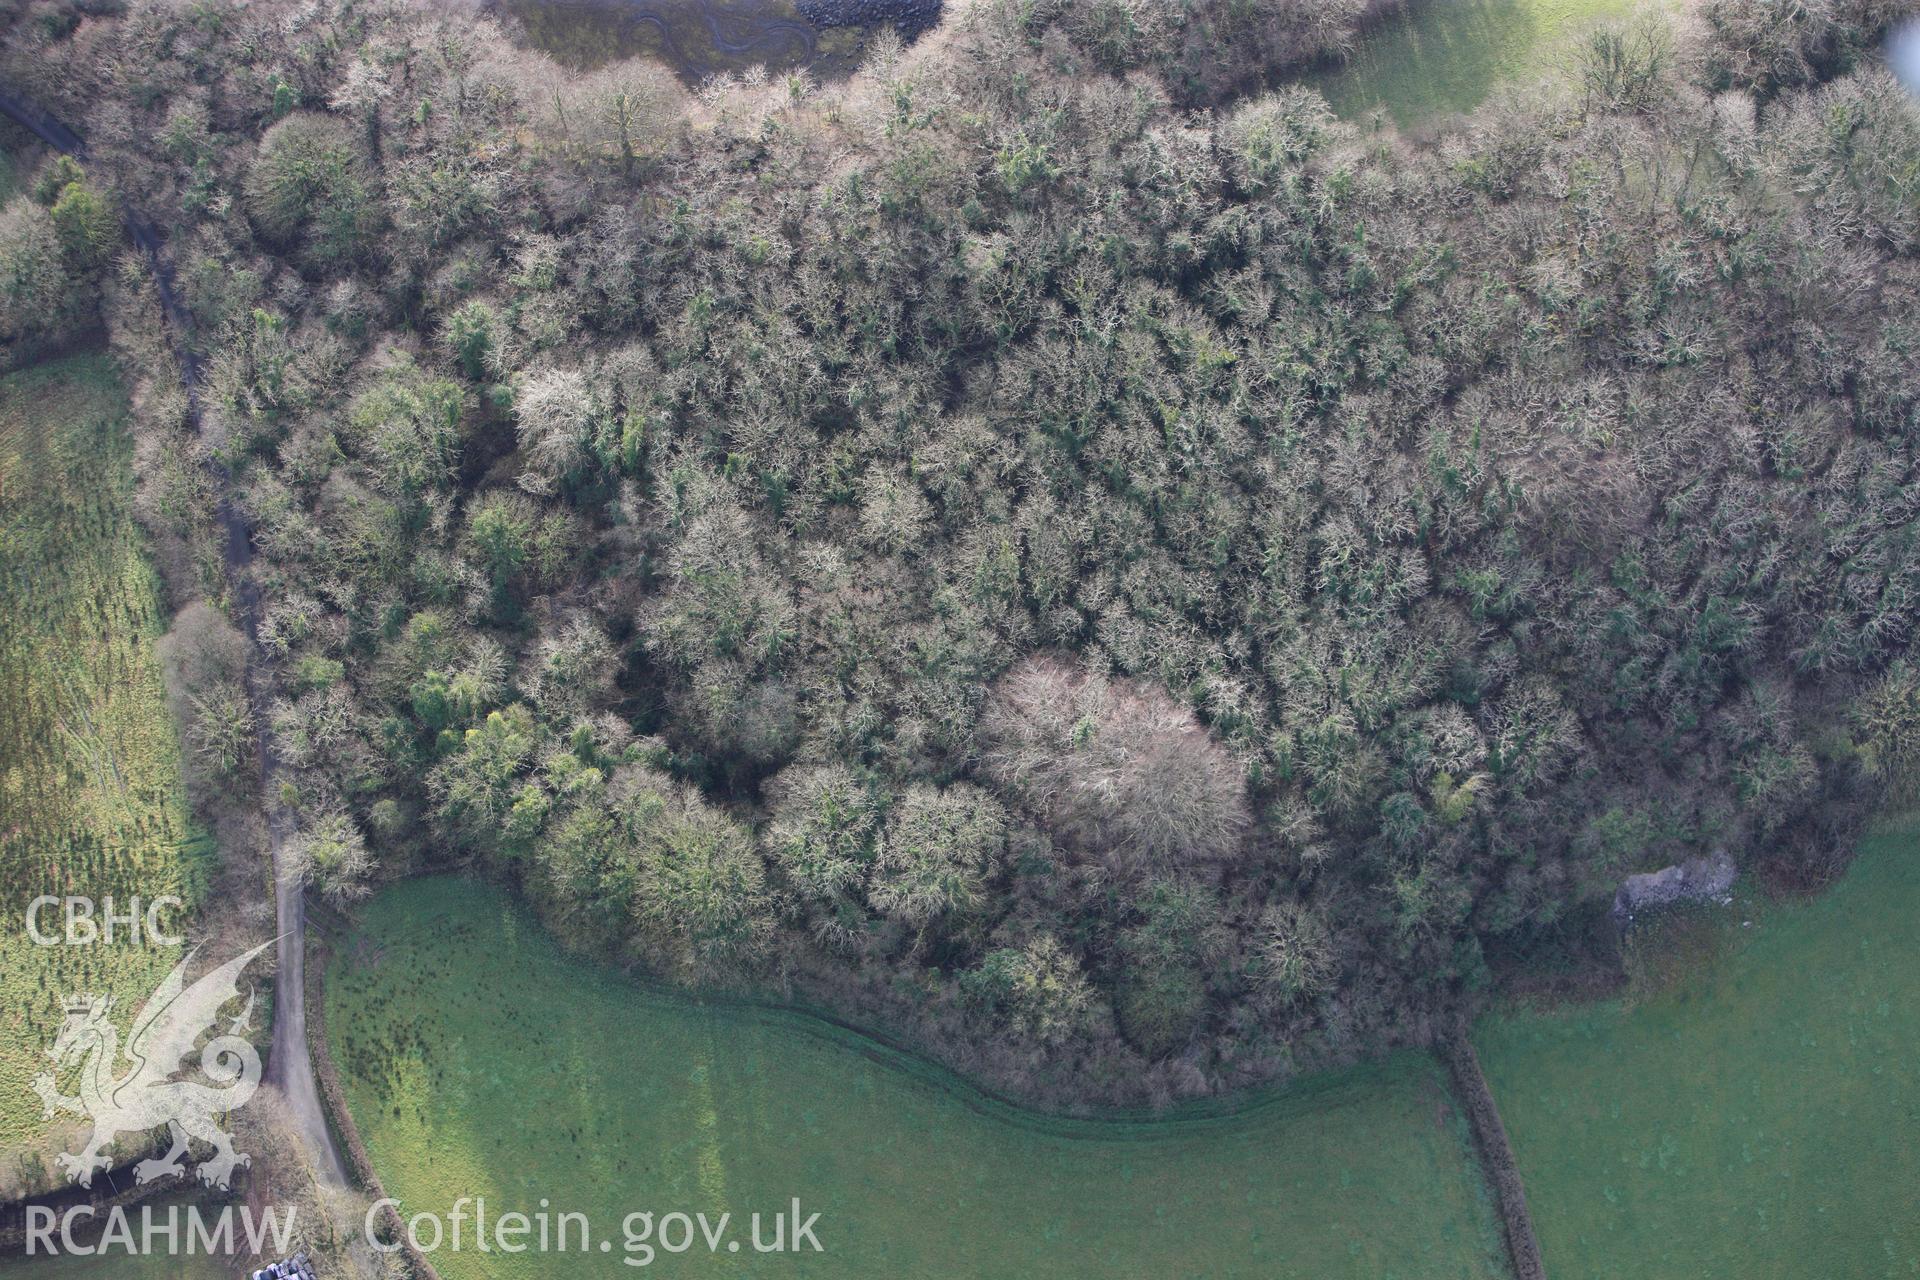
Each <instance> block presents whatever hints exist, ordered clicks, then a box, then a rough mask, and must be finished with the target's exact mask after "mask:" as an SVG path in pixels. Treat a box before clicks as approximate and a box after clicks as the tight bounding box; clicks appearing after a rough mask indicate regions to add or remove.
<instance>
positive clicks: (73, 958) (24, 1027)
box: [0, 355, 212, 1198]
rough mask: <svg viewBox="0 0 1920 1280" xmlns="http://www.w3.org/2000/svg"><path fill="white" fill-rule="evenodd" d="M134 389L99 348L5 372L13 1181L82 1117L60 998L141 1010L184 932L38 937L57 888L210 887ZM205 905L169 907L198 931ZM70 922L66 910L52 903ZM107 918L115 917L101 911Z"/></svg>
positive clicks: (2, 647) (150, 891)
mask: <svg viewBox="0 0 1920 1280" xmlns="http://www.w3.org/2000/svg"><path fill="white" fill-rule="evenodd" d="M131 460H132V449H131V447H130V441H129V438H128V430H127V402H126V390H125V388H124V387H123V386H122V385H121V383H120V381H119V378H118V377H117V376H116V374H115V373H114V370H113V367H112V365H111V364H110V363H109V362H108V361H107V360H106V359H104V358H103V357H101V356H99V355H89V356H77V357H69V358H66V359H62V360H56V361H50V362H48V363H46V364H43V365H41V366H39V367H36V368H34V369H30V370H26V371H23V372H20V373H15V374H12V375H10V376H8V377H6V378H4V379H0V548H4V562H3V563H0V598H4V600H5V602H6V603H5V607H4V608H0V723H4V726H5V732H4V733H0V911H4V912H5V915H6V919H7V922H8V924H7V927H6V929H4V930H0V1197H7V1198H11V1197H13V1196H16V1195H19V1194H21V1193H23V1192H26V1191H37V1190H41V1189H44V1188H46V1187H48V1186H52V1185H54V1184H55V1183H56V1182H58V1181H59V1179H60V1178H61V1176H62V1175H61V1174H60V1173H59V1172H58V1171H57V1170H56V1169H55V1167H54V1165H53V1161H52V1155H53V1153H54V1152H55V1151H58V1150H61V1149H62V1147H63V1145H64V1144H65V1142H66V1139H67V1137H68V1131H69V1130H70V1129H71V1128H72V1127H73V1125H74V1122H73V1121H72V1120H71V1119H70V1118H67V1117H62V1118H59V1119H49V1118H48V1117H46V1116H44V1115H43V1114H42V1107H41V1103H40V1099H39V1098H38V1097H37V1096H35V1094H34V1093H33V1090H32V1088H31V1084H32V1081H33V1078H34V1077H35V1076H36V1075H38V1074H39V1073H40V1072H41V1071H43V1070H45V1069H46V1067H47V1061H46V1058H45V1056H44V1051H45V1049H46V1047H47V1046H48V1045H50V1044H51V1043H52V1042H53V1039H54V1037H55V1036H56V1035H57V1034H58V1033H59V1029H60V1023H61V1020H62V1018H63V1017H64V1016H65V1015H64V1010H63V1009H62V1007H61V1003H60V1002H61V1000H62V999H63V998H64V997H65V996H67V995H69V994H72V993H77V992H82V991H89V992H98V993H100V994H103V995H110V996H112V997H113V998H114V999H115V1000H116V1001H118V1002H120V1003H121V1005H122V1006H125V1005H128V1004H130V1005H131V1006H132V1007H131V1008H129V1009H127V1013H128V1014H129V1015H131V1014H132V1013H133V1012H134V1011H135V1010H137V1009H138V1007H139V1002H140V1000H141V999H142V998H143V997H144V996H145V995H146V994H147V993H148V992H149V991H151V990H152V989H153V987H154V986H155V984H157V983H158V982H159V980H160V978H161V977H162V975H164V974H165V973H166V972H167V970H168V969H169V968H171V967H172V966H173V964H174V963H175V962H176V961H178V959H179V950H178V949H177V948H175V947H164V946H157V945H154V946H139V945H134V944H133V943H131V942H130V941H129V940H127V939H126V938H125V936H124V935H125V934H126V932H127V930H128V929H129V928H130V926H128V925H126V924H124V923H123V924H121V925H120V926H119V928H120V931H121V935H122V937H121V939H120V942H119V943H118V945H115V946H112V947H107V946H95V947H84V946H71V947H70V946H47V947H43V946H36V945H35V944H34V942H33V940H32V939H31V938H30V937H29V936H28V934H27V932H26V927H25V926H26V917H27V908H28V904H29V903H30V902H32V901H33V899H35V898H36V897H39V896H41V895H43V894H52V895H58V896H65V895H69V894H72V895H83V896H87V897H92V898H95V899H97V900H99V901H100V902H102V903H105V902H107V901H109V900H110V901H111V902H112V903H113V906H114V909H115V910H116V911H117V913H118V914H120V915H121V916H123V917H124V916H125V915H126V914H127V913H128V912H129V911H130V909H131V908H132V903H133V900H134V899H135V898H138V899H140V900H141V902H142V903H143V904H144V903H150V902H152V901H153V899H155V898H157V897H160V896H162V895H168V894H171V895H175V896H177V897H179V898H181V899H183V900H184V902H185V903H186V904H188V905H189V907H190V906H191V904H193V903H195V902H196V901H197V900H198V899H199V898H201V897H202V896H203V895H204V893H205V892H206V889H207V886H208V883H209V880H210V878H211V871H212V850H211V841H210V840H209V839H208V838H207V836H206V834H205V833H204V832H203V831H202V830H201V829H200V828H199V826H198V825H197V824H196V823H195V822H194V820H193V817H192V815H191V813H190V812H189V810H188V805H187V797H186V794H185V789H184V787H183V786H182V782H181V762H180V756H179V751H178V748H177V746H176V745H175V741H174V733H173V726H172V724H171V723H170V722H169V720H168V717H167V711H166V704H165V694H164V690H163V688H162V672H161V669H160V664H159V663H158V662H156V660H155V656H154V642H155V639H156V637H157V636H158V634H159V631H160V628H161V626H162V613H161V597H160V591H159V584H158V583H157V582H156V581H155V577H154V573H153V570H152V568H151V567H150V566H149V565H148V564H147V563H146V561H145V560H144V559H143V558H142V557H141V556H140V554H139V550H138V540H137V531H136V529H135V527H134V524H133V517H132V512H131V510H130V507H131V501H130V499H131V496H132V488H133V481H132V467H131V465H130V464H131ZM189 918H190V916H189V911H188V910H186V909H173V910H167V911H164V912H162V913H161V914H160V915H159V916H157V917H156V918H155V919H156V923H159V924H161V925H162V927H163V929H165V930H167V931H169V932H172V931H184V927H185V925H186V924H187V922H188V920H189ZM36 923H37V925H38V927H39V929H40V930H41V932H42V934H43V936H46V935H52V936H56V937H57V936H60V935H61V934H62V933H63V931H64V929H65V924H64V921H63V918H62V915H61V909H60V908H59V907H55V908H52V909H43V910H42V912H41V913H40V914H39V915H38V916H37V918H36ZM92 923H93V925H94V926H95V927H97V926H98V925H99V923H100V921H98V920H96V921H93V922H92Z"/></svg>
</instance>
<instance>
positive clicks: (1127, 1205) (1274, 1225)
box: [326, 879, 1500, 1280]
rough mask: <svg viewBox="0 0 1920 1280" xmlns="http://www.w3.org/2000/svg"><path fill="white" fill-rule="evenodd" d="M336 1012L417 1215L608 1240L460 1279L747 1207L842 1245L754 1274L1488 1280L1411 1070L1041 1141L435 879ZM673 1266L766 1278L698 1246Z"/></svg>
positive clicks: (796, 1022)
mask: <svg viewBox="0 0 1920 1280" xmlns="http://www.w3.org/2000/svg"><path fill="white" fill-rule="evenodd" d="M326 1016H327V1019H328V1028H329V1033H330V1035H331V1037H332V1040H333V1045H334V1053H335V1056H336V1059H337V1061H338V1063H339V1065H340V1068H341V1071H342V1074H343V1076H344V1078H345V1081H346V1085H347V1091H348V1094H349V1099H350V1103H351V1106H352V1110H353V1113H354V1116H355V1118H356V1120H357V1122H358V1124H359V1126H360V1128H361V1132H362V1136H363V1137H364V1138H365V1140H366V1142H367V1146H368V1148H369V1150H370V1151H371V1153H372V1156H373V1160H374V1163H375V1165H376V1166H377V1167H378V1169H379V1171H380V1173H381V1176H382V1177H383V1179H384V1180H385V1182H386V1185H387V1190H388V1192H389V1193H390V1194H392V1195H396V1196H398V1197H400V1198H401V1199H402V1200H403V1202H404V1203H405V1206H406V1209H407V1211H408V1212H409V1213H412V1212H418V1211H421V1210H424V1209H434V1210H436V1211H441V1212H444V1211H445V1210H446V1209H447V1208H448V1207H449V1206H450V1205H451V1204H452V1202H453V1201H454V1200H455V1199H456V1198H457V1197H459V1196H463V1195H470V1196H481V1195H484V1196H485V1197H486V1198H487V1202H488V1204H489V1206H491V1210H490V1211H492V1212H504V1211H506V1210H507V1209H508V1208H524V1209H527V1210H531V1209H533V1208H534V1207H535V1206H536V1205H537V1203H538V1202H539V1200H540V1199H541V1198H542V1197H547V1198H548V1199H550V1200H551V1201H552V1202H553V1204H554V1206H555V1207H556V1208H558V1207H562V1206H564V1207H566V1208H569V1209H574V1210H579V1211H581V1212H585V1213H587V1214H589V1215H590V1218H591V1220H592V1221H593V1222H594V1223H595V1224H596V1225H597V1226H598V1227H599V1228H600V1229H602V1230H607V1229H612V1230H614V1231H615V1232H616V1235H615V1248H614V1251H613V1253H612V1254H611V1260H608V1261H604V1262H603V1261H602V1259H601V1258H600V1257H595V1258H593V1259H592V1260H591V1261H589V1260H587V1259H583V1258H580V1257H578V1256H574V1257H566V1256H551V1255H550V1256H547V1257H545V1258H541V1257H537V1256H533V1255H526V1256H522V1257H519V1258H503V1257H500V1256H497V1255H495V1256H490V1257H482V1256H480V1255H478V1254H476V1253H472V1252H464V1253H461V1254H452V1253H449V1252H444V1251H443V1252H441V1253H439V1254H436V1255H435V1256H434V1263H435V1265H436V1266H437V1267H438V1268H439V1269H440V1271H441V1273H442V1274H443V1275H444V1276H446V1277H448V1280H465V1278H468V1277H521V1276H526V1277H534V1276H554V1277H561V1276H564V1277H569V1278H571V1277H575V1276H581V1275H587V1274H606V1275H615V1274H621V1273H622V1271H623V1268H622V1267H621V1266H620V1264H619V1258H620V1256H621V1250H620V1244H619V1241H618V1235H617V1228H618V1224H619V1222H620V1220H621V1218H622V1217H623V1216H624V1215H625V1214H626V1213H628V1212H630V1211H633V1210H636V1209H650V1210H653V1211H655V1212H656V1213H665V1212H670V1211H673V1210H682V1211H685V1212H688V1213H693V1212H706V1213H707V1214H709V1215H710V1216H711V1215H717V1214H718V1213H720V1212H731V1213H732V1214H733V1215H734V1220H735V1222H736V1223H738V1224H739V1228H740V1230H741V1232H742V1233H743V1234H744V1232H745V1230H746V1226H745V1224H746V1220H747V1215H748V1214H750V1213H752V1212H754V1211H756V1210H763V1211H764V1210H775V1209H779V1208H782V1207H785V1206H786V1205H787V1203H788V1201H789V1200H790V1199H791V1198H793V1197H795V1196H797V1197H799V1198H800V1200H801V1201H802V1203H803V1204H804V1205H805V1206H806V1208H807V1210H808V1211H809V1212H811V1211H815V1210H817V1211H819V1212H820V1214H821V1215H822V1216H821V1224H820V1228H819V1235H820V1239H821V1241H822V1244H823V1245H824V1246H825V1250H826V1251H825V1252H824V1253H822V1254H818V1255H815V1254H811V1253H808V1254H803V1255H800V1256H792V1255H788V1256H784V1257H779V1258H765V1259H759V1260H758V1261H759V1262H760V1263H761V1265H762V1266H764V1267H767V1268H769V1269H774V1268H777V1269H779V1270H780V1272H781V1274H789V1275H823V1276H824V1275H831V1276H835V1277H861V1276H933V1275H965V1276H970V1277H977V1278H980V1280H988V1278H991V1277H1014V1276H1029V1275H1040V1274H1045V1275H1050V1276H1061V1277H1067V1276H1082V1275H1084V1276H1099V1277H1125V1276H1158V1275H1176V1274H1177V1275H1183V1276H1194V1277H1200V1276H1214V1277H1227V1276H1269V1275H1276V1274H1277V1275H1301V1276H1314V1277H1337V1276H1355V1277H1362V1276H1364V1277H1369V1278H1370V1280H1379V1278H1384V1277H1394V1276H1400V1277H1415V1276H1418V1277H1421V1278H1422V1280H1431V1278H1435V1277H1454V1276H1462V1277H1464V1276H1493V1275H1498V1274H1500V1271H1499V1263H1498V1253H1497V1249H1498V1247H1499V1246H1498V1242H1497V1238H1496V1236H1495V1234H1494V1227H1493V1223H1492V1219H1491V1216H1490V1214H1489V1211H1488V1208H1487V1205H1486V1202H1485V1195H1484V1192H1483V1191H1482V1189H1481V1186H1480V1184H1479V1181H1478V1178H1477V1175H1476V1173H1475V1171H1474V1169H1473V1167H1472V1164H1471V1161H1470V1157H1469V1155H1468V1153H1467V1150H1466V1140H1465V1131H1464V1126H1463V1124H1462V1122H1461V1120H1460V1118H1459V1116H1458V1115H1457V1114H1456V1113H1455V1111H1454V1109H1453V1107H1452V1105H1451V1103H1450V1102H1449V1101H1448V1098H1447V1095H1446V1092H1445V1088H1444V1085H1443V1083H1442V1080H1441V1078H1440V1075H1439V1072H1438V1070H1437V1068H1436V1067H1435V1066H1434V1065H1433V1064H1432V1063H1431V1062H1430V1061H1429V1060H1427V1059H1425V1058H1423V1057H1419V1056H1413V1055H1409V1056H1402V1057H1398V1058H1395V1059H1393V1060H1391V1061H1390V1062H1388V1063H1386V1064H1385V1065H1382V1066H1379V1067H1374V1068H1370V1069H1366V1070H1361V1071H1354V1072H1348V1073H1344V1074H1340V1075H1337V1076H1332V1077H1329V1078H1327V1079H1325V1080H1324V1081H1323V1082H1321V1083H1319V1084H1316V1085H1315V1086H1313V1087H1312V1088H1309V1089H1304V1090H1296V1091H1293V1092H1289V1093H1285V1094H1281V1095H1279V1096H1277V1097H1275V1098H1273V1099H1272V1100H1270V1101H1268V1102H1266V1103H1264V1104H1263V1105H1259V1106H1257V1107H1255V1108H1254V1109H1251V1110H1249V1111H1245V1112H1242V1113H1239V1114H1237V1115H1234V1116H1231V1117H1221V1118H1214V1119H1192V1120H1184V1121H1182V1120H1171V1121H1160V1122H1148V1123H1144V1124H1129V1123H1122V1122H1111V1123H1086V1122H1063V1121H1050V1120H1048V1121H1042V1120H1037V1119H1036V1118H1034V1117H1032V1116H1029V1115H1024V1114H1022V1113H1015V1112H1009V1111H1006V1110H1004V1109H1002V1108H1000V1107H998V1106H997V1105H995V1104H992V1103H988V1102H986V1101H984V1100H983V1099H981V1098H979V1097H978V1096H977V1095H974V1094H971V1093H970V1092H968V1091H966V1090H965V1089H964V1088H962V1087H959V1086H956V1085H955V1084H954V1083H953V1082H952V1081H951V1080H950V1079H947V1078H945V1077H942V1076H939V1075H938V1074H936V1073H934V1072H931V1071H930V1070H928V1069H926V1068H924V1067H922V1066H920V1065H918V1064H915V1063H911V1062H908V1061H904V1060H901V1059H898V1058H896V1057H895V1056H893V1055H890V1054H887V1053H884V1052H880V1051H877V1050H875V1049H874V1048H873V1046H871V1045H870V1044H868V1043H867V1042H864V1041H859V1040H857V1039H855V1038H852V1037H844V1036H840V1035H838V1034H837V1033H830V1032H826V1031H824V1029H823V1027H822V1024H819V1023H816V1022H812V1021H811V1020H806V1019H801V1018H798V1017H788V1016H786V1015H779V1014H769V1013H764V1012H754V1011H748V1010H715V1009H710V1008H700V1007H696V1006H693V1005H691V1004H688V1003H686V1002H684V1001H680V1000H675V999H672V998H669V997H664V996H654V995H650V994H647V993H644V992H642V991H640V990H638V989H636V988H635V987H633V986H632V985H631V984H628V983H626V982H624V981H621V980H620V979H618V978H617V977H615V976H613V975H611V974H608V973H605V972H603V971H601V970H598V969H595V968H592V967H589V966H585V965H582V964H581V963H579V962H577V961H574V960H572V959H570V958H568V957H567V956H565V955H563V954H562V953H561V952H560V951H559V950H558V949H557V948H556V947H555V946H554V944H553V943H552V942H551V941H549V940H548V938H547V935H546V933H545V931H544V930H543V929H541V928H540V926H539V925H538V924H537V923H536V922H534V921H533V920H532V919H530V918H529V917H527V916H526V915H525V914H523V913H522V912H521V911H520V910H519V909H518V908H516V907H515V906H513V905H512V904H511V902H510V901H509V900H508V899H507V898H506V897H505V896H504V895H503V894H501V893H499V892H497V891H495V890H492V889H489V888H486V887H484V886H481V885H477V884H473V883H470V882H462V881H457V880H445V879H441V880H429V881H419V882H413V883H409V884H405V885H402V886H400V887H398V888H395V889H391V890H389V891H387V892H386V893H385V894H383V895H382V896H381V897H380V898H378V899H377V900H375V901H374V902H373V903H372V904H371V906H370V907H369V908H368V909H367V912H366V915H365V918H364V921H363V924H362V926H361V929H360V931H359V932H358V933H357V935H356V936H355V937H354V938H353V939H351V940H349V941H347V942H346V943H344V944H343V945H342V946H341V947H340V948H339V949H338V953H337V958H336V960H335V961H334V963H333V966H332V968H331V969H330V970H329V978H328V992H327V1008H326ZM863 1047H864V1049H865V1052H862V1049H863ZM748 1257H749V1258H751V1254H750V1253H749V1255H748ZM672 1262H673V1265H674V1269H675V1272H676V1274H690V1275H707V1274H741V1273H745V1272H749V1271H751V1270H753V1268H752V1266H751V1264H750V1262H749V1261H748V1260H747V1259H742V1258H740V1257H736V1256H731V1255H726V1254H724V1253H723V1254H722V1256H720V1257H718V1258H714V1257H709V1256H708V1255H707V1254H706V1252H705V1250H704V1247H701V1248H698V1249H696V1251H695V1252H693V1253H689V1254H686V1255H684V1256H682V1257H677V1258H674V1259H672Z"/></svg>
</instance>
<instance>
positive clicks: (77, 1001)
mask: <svg viewBox="0 0 1920 1280" xmlns="http://www.w3.org/2000/svg"><path fill="white" fill-rule="evenodd" d="M106 1003H107V998H106V997H105V996H102V995H98V994H96V993H94V992H91V991H83V992H81V993H79V994H77V995H71V996H68V997H67V998H66V999H64V1000H62V1001H61V1002H60V1007H61V1008H62V1009H64V1010H65V1011H66V1012H68V1013H70V1014H73V1013H77V1014H80V1015H82V1016H85V1015H86V1014H89V1013H92V1012H93V1011H94V1010H95V1009H100V1008H104V1007H105V1006H106Z"/></svg>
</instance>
